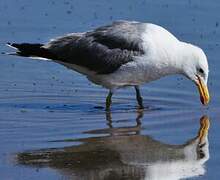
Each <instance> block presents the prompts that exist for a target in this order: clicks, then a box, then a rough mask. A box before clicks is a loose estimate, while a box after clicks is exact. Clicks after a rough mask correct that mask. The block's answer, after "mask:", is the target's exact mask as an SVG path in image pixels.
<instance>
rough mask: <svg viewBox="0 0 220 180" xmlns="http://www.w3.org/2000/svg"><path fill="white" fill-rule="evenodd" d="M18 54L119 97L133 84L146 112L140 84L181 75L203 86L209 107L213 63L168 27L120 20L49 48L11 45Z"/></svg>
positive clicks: (59, 40) (51, 43)
mask: <svg viewBox="0 0 220 180" xmlns="http://www.w3.org/2000/svg"><path fill="white" fill-rule="evenodd" d="M7 45H8V46H10V47H13V48H15V49H16V50H17V51H16V52H14V53H10V54H13V55H18V56H24V57H31V58H41V59H43V60H52V61H54V62H56V63H59V64H62V65H64V66H65V67H67V68H70V69H72V70H74V71H77V72H79V73H81V74H83V75H85V76H86V77H87V78H88V80H90V81H91V82H93V83H95V84H98V85H101V86H103V87H105V88H107V89H109V93H108V95H107V97H106V110H110V108H111V104H112V100H111V99H112V95H113V93H114V92H115V91H116V90H117V89H119V88H123V87H127V86H133V87H134V88H135V91H136V99H137V102H138V105H139V107H140V108H144V105H143V99H142V97H141V93H140V89H139V86H140V85H142V84H144V83H148V82H151V81H154V80H157V79H160V78H161V77H164V76H167V75H174V74H181V75H184V76H186V77H187V78H188V79H190V80H191V81H192V82H194V83H195V84H196V86H197V87H198V91H199V94H200V100H201V103H202V104H203V105H207V104H208V103H209V99H210V98H209V91H208V88H207V81H208V73H209V68H208V62H207V57H206V55H205V53H204V52H203V50H202V49H201V48H199V47H197V46H195V45H192V44H190V43H186V42H183V41H180V40H178V39H177V38H176V37H175V36H174V35H173V34H172V33H170V32H169V31H168V30H166V29H165V28H163V27H161V26H159V25H156V24H152V23H142V22H137V21H116V22H113V23H112V24H110V25H105V26H101V27H98V28H96V29H94V30H92V31H88V32H82V33H70V34H67V35H64V36H62V37H58V38H55V39H52V40H50V41H49V42H48V43H45V44H33V43H20V44H19V43H8V44H7Z"/></svg>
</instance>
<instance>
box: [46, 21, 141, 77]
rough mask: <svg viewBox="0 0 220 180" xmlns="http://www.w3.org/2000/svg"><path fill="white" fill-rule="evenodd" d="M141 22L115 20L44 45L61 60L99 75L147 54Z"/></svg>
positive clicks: (110, 71)
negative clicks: (106, 24) (144, 48)
mask: <svg viewBox="0 0 220 180" xmlns="http://www.w3.org/2000/svg"><path fill="white" fill-rule="evenodd" d="M143 31H144V25H143V24H142V23H138V22H127V21H123V22H115V23H113V24H111V25H108V26H103V27H100V28H97V29H95V30H94V31H90V32H86V33H73V34H69V35H67V36H65V37H61V38H58V39H56V40H53V41H51V42H50V43H49V44H47V45H46V46H45V47H46V48H47V49H48V50H50V52H52V53H53V54H54V55H55V56H56V58H57V59H58V60H59V61H62V62H64V63H70V64H76V65H78V66H82V67H84V68H87V69H89V70H91V71H95V72H96V73H98V74H108V73H112V72H114V71H115V70H117V69H118V68H119V67H120V66H121V65H123V64H125V63H127V62H130V61H133V59H134V56H138V55H141V54H143V53H144V51H143V47H142V39H141V36H142V33H143Z"/></svg>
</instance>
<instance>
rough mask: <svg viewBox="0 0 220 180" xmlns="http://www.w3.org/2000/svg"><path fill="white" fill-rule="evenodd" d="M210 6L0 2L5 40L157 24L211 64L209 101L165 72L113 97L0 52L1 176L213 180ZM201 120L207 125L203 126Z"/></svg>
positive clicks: (215, 138) (214, 49)
mask: <svg viewBox="0 0 220 180" xmlns="http://www.w3.org/2000/svg"><path fill="white" fill-rule="evenodd" d="M218 10H219V3H218V1H217V0H214V1H212V3H210V2H208V1H207V2H202V1H198V0H195V1H183V2H179V1H174V0H169V1H166V2H164V1H160V0H158V1H140V2H139V1H138V2H136V1H133V0H132V1H120V2H118V1H111V3H110V2H108V1H103V2H101V1H100V2H99V1H97V2H93V1H87V0H85V1H59V2H58V1H50V0H48V1H33V0H22V1H21V0H11V1H0V20H1V23H0V52H7V51H10V49H9V48H8V47H6V46H5V43H6V42H8V41H9V42H23V41H26V42H45V41H48V40H49V39H50V38H52V37H55V36H59V35H62V34H65V33H68V32H73V31H86V30H89V29H91V28H93V27H96V26H98V25H103V24H106V23H109V22H111V21H112V20H117V19H130V20H139V21H146V22H154V23H156V24H160V25H162V26H164V27H166V28H167V29H169V30H170V31H171V32H173V33H174V34H175V35H177V37H178V38H179V39H182V40H185V41H189V42H192V43H194V44H197V45H199V46H201V47H202V48H203V49H204V51H205V52H206V54H207V56H208V59H209V64H210V76H209V84H208V85H209V89H210V94H211V103H210V105H209V106H208V107H203V106H201V104H200V102H199V95H198V93H197V90H196V87H195V86H194V85H193V83H192V82H189V81H188V80H186V79H185V78H183V77H182V76H170V77H166V78H163V79H161V80H159V81H156V82H153V83H150V84H146V85H144V86H142V87H141V92H142V95H143V98H144V105H145V110H144V111H140V110H138V109H137V104H136V100H135V91H134V89H133V88H128V89H123V90H119V91H118V92H116V94H115V95H114V96H113V108H112V111H111V113H107V114H106V112H105V111H104V109H103V107H104V106H105V97H106V95H107V93H108V92H107V90H105V89H102V88H101V87H98V86H95V85H93V84H91V83H90V82H89V81H88V80H87V79H86V78H85V77H83V76H81V75H79V74H78V73H75V72H72V71H70V70H68V69H66V68H65V67H63V66H61V65H58V64H55V63H52V62H45V61H34V60H29V59H25V58H20V57H11V56H6V55H4V54H0V147H1V148H0V176H1V179H13V180H14V179H16V180H29V179H32V180H35V179H36V180H37V179H47V180H48V179H52V180H55V179H74V180H75V179H76V180H78V179H89V180H90V179H94V180H95V179H132V180H133V179H135V180H136V179H171V180H172V179H218V177H219V176H220V172H219V170H218V169H219V167H218V165H219V162H220V156H219V148H220V143H219V136H220V132H219V129H220V123H219V115H220V114H219V104H220V103H219V102H220V94H219V89H220V86H219V83H218V79H219V76H220V74H219V71H218V69H219V65H220V63H219V55H220V54H219V52H220V51H219V41H220V36H219V33H220V30H219V18H220V16H219V11H218ZM209 124H210V128H209Z"/></svg>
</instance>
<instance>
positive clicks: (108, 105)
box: [105, 91, 113, 111]
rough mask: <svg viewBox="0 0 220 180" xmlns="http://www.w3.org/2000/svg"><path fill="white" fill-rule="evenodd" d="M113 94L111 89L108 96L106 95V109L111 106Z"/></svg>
mask: <svg viewBox="0 0 220 180" xmlns="http://www.w3.org/2000/svg"><path fill="white" fill-rule="evenodd" d="M112 95H113V93H112V92H111V91H109V93H108V96H107V97H106V103H105V104H106V107H105V110H106V111H109V110H110V107H111V104H112Z"/></svg>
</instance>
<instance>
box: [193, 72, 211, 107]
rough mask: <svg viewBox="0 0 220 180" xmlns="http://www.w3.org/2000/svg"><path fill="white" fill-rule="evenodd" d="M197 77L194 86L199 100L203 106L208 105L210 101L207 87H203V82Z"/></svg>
mask: <svg viewBox="0 0 220 180" xmlns="http://www.w3.org/2000/svg"><path fill="white" fill-rule="evenodd" d="M197 77H198V81H197V82H196V85H197V87H198V90H199V94H200V100H201V102H202V104H203V105H208V103H209V100H210V97H209V90H208V87H207V86H206V85H205V83H204V81H203V80H202V79H201V78H200V77H199V76H197Z"/></svg>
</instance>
